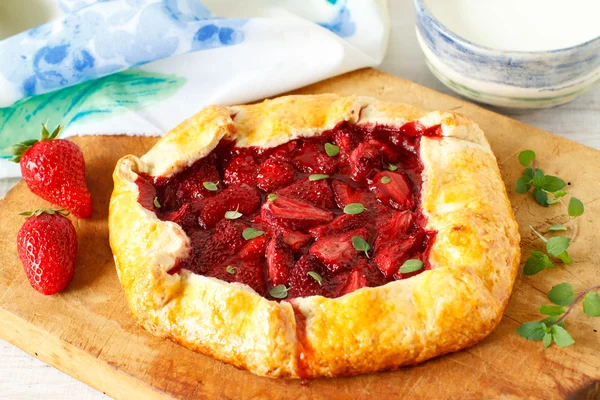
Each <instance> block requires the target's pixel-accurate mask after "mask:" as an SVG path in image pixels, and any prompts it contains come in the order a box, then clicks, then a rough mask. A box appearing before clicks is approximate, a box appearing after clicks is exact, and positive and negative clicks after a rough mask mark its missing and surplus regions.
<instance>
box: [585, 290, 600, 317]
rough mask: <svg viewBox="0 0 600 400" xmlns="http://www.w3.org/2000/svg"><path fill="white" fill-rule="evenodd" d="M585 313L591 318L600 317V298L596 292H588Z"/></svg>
mask: <svg viewBox="0 0 600 400" xmlns="http://www.w3.org/2000/svg"><path fill="white" fill-rule="evenodd" d="M583 312H584V313H586V315H589V316H590V317H600V296H598V293H596V292H588V294H586V295H585V300H583Z"/></svg>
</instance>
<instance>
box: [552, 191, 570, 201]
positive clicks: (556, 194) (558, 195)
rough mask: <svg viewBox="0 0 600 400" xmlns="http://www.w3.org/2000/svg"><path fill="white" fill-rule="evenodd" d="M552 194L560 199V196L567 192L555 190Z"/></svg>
mask: <svg viewBox="0 0 600 400" xmlns="http://www.w3.org/2000/svg"><path fill="white" fill-rule="evenodd" d="M552 195H553V196H554V197H556V198H557V199H560V198H561V197H564V196H566V195H567V192H565V191H564V190H557V191H556V192H554V193H552Z"/></svg>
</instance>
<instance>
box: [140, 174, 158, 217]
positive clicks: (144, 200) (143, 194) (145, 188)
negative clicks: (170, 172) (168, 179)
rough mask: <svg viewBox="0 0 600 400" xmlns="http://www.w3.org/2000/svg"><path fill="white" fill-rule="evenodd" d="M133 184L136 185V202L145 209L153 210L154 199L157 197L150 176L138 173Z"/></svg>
mask: <svg viewBox="0 0 600 400" xmlns="http://www.w3.org/2000/svg"><path fill="white" fill-rule="evenodd" d="M135 184H136V185H137V187H138V191H139V194H138V203H140V204H141V206H142V207H144V208H145V209H146V210H150V211H155V210H156V206H155V205H154V199H155V198H156V197H157V195H156V188H155V187H154V185H153V184H152V178H151V177H150V176H149V175H146V174H143V173H140V174H138V177H137V179H136V180H135Z"/></svg>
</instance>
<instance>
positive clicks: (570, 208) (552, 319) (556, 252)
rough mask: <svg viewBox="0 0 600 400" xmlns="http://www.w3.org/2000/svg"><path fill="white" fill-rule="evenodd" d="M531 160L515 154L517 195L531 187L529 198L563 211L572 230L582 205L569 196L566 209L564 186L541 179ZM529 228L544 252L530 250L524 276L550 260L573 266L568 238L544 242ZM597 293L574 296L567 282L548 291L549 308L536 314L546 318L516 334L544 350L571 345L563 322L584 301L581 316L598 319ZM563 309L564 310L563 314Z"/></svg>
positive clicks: (558, 227) (528, 154)
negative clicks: (538, 343) (519, 172)
mask: <svg viewBox="0 0 600 400" xmlns="http://www.w3.org/2000/svg"><path fill="white" fill-rule="evenodd" d="M535 158H536V155H535V152H534V151H532V150H525V151H522V152H521V153H520V154H519V162H520V163H521V165H522V166H524V167H526V168H525V170H524V171H523V175H522V176H521V177H520V178H519V179H517V182H516V191H517V193H528V192H529V190H530V189H531V187H533V192H532V194H533V198H534V199H535V201H536V202H538V203H539V204H540V205H542V206H544V207H548V206H550V205H552V204H556V203H560V204H561V205H562V206H563V207H565V208H566V210H567V214H568V215H569V220H568V223H570V224H571V227H572V228H573V230H574V228H575V226H574V223H573V220H574V219H575V218H576V217H579V216H581V215H582V214H583V212H584V206H583V203H582V202H581V200H579V199H577V198H575V197H572V196H571V198H570V199H569V203H568V205H565V203H564V202H563V201H562V198H563V197H564V196H566V195H567V194H568V193H567V192H566V191H565V190H564V188H565V186H566V185H567V184H566V183H565V181H564V180H562V179H561V178H559V177H556V176H551V175H544V172H543V171H542V170H541V169H539V168H537V167H536V163H535ZM529 228H530V229H531V230H532V231H533V233H535V234H536V235H537V237H539V238H540V239H541V240H542V241H543V242H544V244H545V250H546V252H545V253H544V252H541V251H536V250H531V255H530V257H529V258H528V259H527V260H526V261H525V265H524V268H523V273H524V274H525V275H535V274H537V273H538V272H540V271H542V270H544V269H546V268H554V264H553V262H552V260H551V258H550V257H557V258H559V259H560V260H561V261H562V262H563V263H564V264H565V265H569V264H572V263H573V260H572V259H571V257H570V256H569V253H568V252H567V249H568V248H569V246H570V245H571V242H572V237H567V236H553V237H551V238H549V239H547V238H546V237H545V236H544V235H542V234H541V233H539V232H538V231H537V230H536V229H535V228H534V227H533V226H531V225H530V226H529ZM567 230H568V229H567V227H566V226H565V225H563V224H552V225H551V226H550V227H549V228H548V230H547V231H548V232H566V231H567ZM598 289H600V285H596V286H590V287H588V288H586V289H585V290H583V291H582V292H580V293H579V294H577V295H575V291H574V290H573V286H572V285H571V284H570V283H568V282H563V283H561V284H558V285H556V286H554V287H552V289H551V290H550V292H549V293H548V299H549V300H550V301H551V302H552V303H553V304H546V305H542V306H541V307H540V314H542V315H544V316H546V318H544V319H542V320H541V321H530V322H525V323H524V324H522V325H521V326H519V328H517V333H518V334H519V335H521V336H522V337H524V338H526V339H529V340H534V341H543V343H544V347H549V346H550V345H551V344H552V343H553V342H554V343H556V344H557V345H558V346H561V347H565V346H570V345H572V344H573V343H575V340H574V339H573V337H572V336H571V335H570V334H569V332H568V331H567V328H566V326H565V324H564V320H565V318H566V317H567V316H568V315H569V314H570V313H571V311H572V310H573V308H574V307H575V305H576V304H577V303H578V302H579V301H580V300H581V299H582V298H584V297H585V298H584V301H583V312H584V313H585V314H586V315H588V316H590V317H598V316H600V296H599V295H598V293H597V292H596V290H598ZM565 307H568V308H567V309H566V310H565Z"/></svg>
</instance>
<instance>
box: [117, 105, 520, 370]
mask: <svg viewBox="0 0 600 400" xmlns="http://www.w3.org/2000/svg"><path fill="white" fill-rule="evenodd" d="M232 116H234V118H233V119H232ZM413 120H418V121H419V122H420V123H421V124H423V125H425V126H427V127H429V126H434V125H438V124H441V126H442V134H443V138H442V139H433V138H428V137H423V138H422V140H421V150H420V151H421V154H420V156H421V159H422V162H423V165H424V169H423V175H422V176H423V186H422V207H423V213H424V214H425V215H426V216H427V217H428V223H427V229H430V230H435V231H437V232H438V234H437V237H436V241H435V243H434V245H433V247H432V250H431V254H430V262H431V270H428V271H424V272H422V273H421V274H419V275H416V276H414V277H411V278H409V279H406V280H401V281H394V282H390V283H388V284H386V285H384V286H379V287H375V288H363V289H360V290H357V291H355V292H352V293H350V294H347V295H345V296H342V297H340V298H335V299H331V298H325V297H321V296H311V297H306V298H296V299H292V300H290V301H289V302H287V301H286V302H281V303H278V302H275V301H270V300H267V299H266V298H264V297H262V296H260V295H258V294H257V293H256V292H254V291H253V290H252V289H251V288H250V287H248V286H246V285H243V284H238V283H226V282H223V281H221V280H218V279H215V278H210V277H206V276H201V275H196V274H193V273H190V272H189V271H187V270H182V271H181V272H180V273H177V274H174V275H169V274H168V273H167V271H169V270H170V269H171V268H172V267H173V265H174V263H175V260H176V259H177V258H178V257H185V256H186V255H187V254H188V250H189V246H190V240H189V238H188V237H187V236H186V234H185V232H184V231H183V230H182V228H181V227H180V226H178V225H177V224H175V223H173V222H168V221H161V220H159V219H158V218H157V216H156V215H155V214H154V213H153V212H151V211H149V210H146V209H145V208H143V207H142V206H141V205H140V204H139V203H138V201H137V198H138V187H137V185H136V183H135V180H136V178H137V173H138V172H144V173H148V174H150V175H153V176H169V175H171V174H173V173H175V172H177V171H180V170H182V169H184V168H186V167H187V166H189V165H191V164H192V163H194V162H195V161H196V160H198V159H200V158H202V157H204V156H206V155H207V154H208V153H209V152H210V151H211V150H212V149H213V148H214V147H215V146H216V145H217V143H218V142H219V141H220V140H221V139H222V138H226V139H228V140H234V139H235V140H236V143H237V145H238V146H259V147H273V146H277V145H280V144H283V143H285V142H287V141H289V140H293V139H295V138H298V137H309V136H314V135H319V134H320V133H321V132H323V131H324V130H327V129H331V128H333V127H334V126H335V125H337V124H338V123H339V122H341V121H349V122H350V123H352V124H372V123H378V124H386V125H393V126H401V125H403V124H404V123H406V122H409V121H413ZM113 177H114V182H115V187H114V191H113V194H112V198H111V202H110V213H109V229H110V245H111V247H112V250H113V253H114V257H115V263H116V266H117V272H118V275H119V279H120V281H121V284H122V286H123V288H124V290H125V293H126V295H127V299H128V302H129V305H130V308H131V312H132V314H133V315H134V316H135V318H136V319H137V321H138V322H139V324H141V325H142V326H143V327H144V328H145V329H147V330H148V331H150V332H151V333H153V334H155V335H158V336H161V337H168V338H171V339H172V340H175V341H177V342H178V343H180V344H182V345H183V346H186V347H188V348H190V349H193V350H196V351H199V352H202V353H204V354H207V355H210V356H212V357H214V358H217V359H219V360H222V361H225V362H228V363H230V364H233V365H235V366H237V367H240V368H245V369H248V370H249V371H251V372H253V373H255V374H258V375H265V376H273V377H293V378H299V377H300V378H314V377H321V376H330V377H331V376H343V375H354V374H360V373H368V372H375V371H380V370H388V369H394V368H398V367H399V366H402V365H409V364H414V363H418V362H421V361H424V360H427V359H429V358H431V357H435V356H438V355H441V354H445V353H448V352H452V351H457V350H460V349H463V348H465V347H468V346H471V345H473V344H475V343H476V342H478V341H479V340H481V339H483V338H484V337H486V336H487V335H488V334H489V333H490V332H491V331H492V330H493V329H494V327H495V326H496V325H497V324H498V322H499V321H500V318H501V317H502V312H503V310H504V308H505V306H506V304H507V302H508V298H509V296H510V293H511V290H512V287H513V284H514V281H515V277H516V274H517V268H518V264H519V259H520V254H519V234H518V229H517V224H516V222H515V219H514V216H513V213H512V210H511V207H510V203H509V201H508V197H507V195H506V190H505V188H504V184H503V182H502V180H501V178H500V173H499V170H498V166H497V163H496V159H495V157H494V155H493V153H492V151H491V149H490V146H489V144H488V143H487V141H486V139H485V137H484V135H483V132H482V131H481V129H479V127H478V126H477V125H476V124H475V123H474V122H472V121H471V120H469V119H468V118H466V117H464V116H461V115H459V114H455V113H450V112H442V111H436V112H431V113H425V112H423V111H420V110H418V109H416V108H413V107H410V106H407V105H402V104H393V103H385V102H381V101H378V100H375V99H373V98H368V97H357V96H351V97H340V96H337V95H334V94H324V95H314V96H287V97H281V98H277V99H274V100H267V101H265V102H262V103H259V104H254V105H243V106H234V107H218V106H212V107H207V108H205V109H203V110H202V111H200V112H199V113H198V114H196V115H195V116H193V117H191V118H190V119H188V120H187V121H184V122H183V123H182V124H180V125H179V126H177V127H176V128H175V129H173V130H172V131H170V132H169V133H168V134H167V135H165V136H164V137H163V138H162V139H161V140H160V141H159V142H158V143H157V144H156V145H155V146H154V147H153V148H152V149H151V150H150V151H149V152H148V153H146V154H145V155H144V156H143V157H141V158H137V157H134V156H131V155H129V156H125V157H123V158H122V159H121V160H120V161H119V162H118V164H117V166H116V169H115V171H114V175H113Z"/></svg>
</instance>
